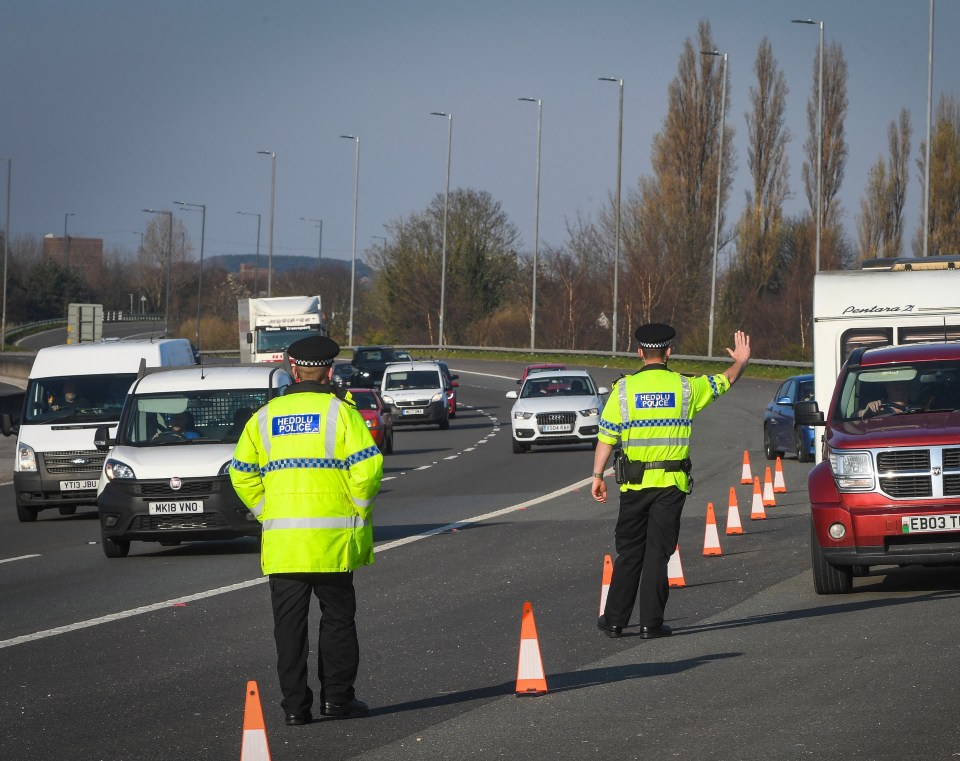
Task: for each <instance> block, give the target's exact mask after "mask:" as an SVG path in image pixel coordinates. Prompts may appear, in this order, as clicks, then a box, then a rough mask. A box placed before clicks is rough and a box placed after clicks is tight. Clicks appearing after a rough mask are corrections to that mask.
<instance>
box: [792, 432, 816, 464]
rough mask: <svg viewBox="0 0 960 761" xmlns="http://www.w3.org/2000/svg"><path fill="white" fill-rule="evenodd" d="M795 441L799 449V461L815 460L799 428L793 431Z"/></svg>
mask: <svg viewBox="0 0 960 761" xmlns="http://www.w3.org/2000/svg"><path fill="white" fill-rule="evenodd" d="M793 442H794V447H795V448H796V450H797V462H813V457H812V456H811V454H810V453H809V452H808V451H807V446H806V444H804V443H803V434H802V433H801V432H800V429H799V428H796V429H794V431H793Z"/></svg>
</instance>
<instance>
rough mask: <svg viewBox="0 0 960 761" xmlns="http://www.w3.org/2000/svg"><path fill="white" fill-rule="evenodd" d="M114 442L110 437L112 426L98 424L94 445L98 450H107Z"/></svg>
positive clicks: (94, 435)
mask: <svg viewBox="0 0 960 761" xmlns="http://www.w3.org/2000/svg"><path fill="white" fill-rule="evenodd" d="M113 444H114V440H113V439H111V438H110V426H107V425H100V426H97V430H96V431H94V434H93V446H94V447H95V448H96V449H97V451H98V452H106V451H107V450H109V449H110V447H112V446H113Z"/></svg>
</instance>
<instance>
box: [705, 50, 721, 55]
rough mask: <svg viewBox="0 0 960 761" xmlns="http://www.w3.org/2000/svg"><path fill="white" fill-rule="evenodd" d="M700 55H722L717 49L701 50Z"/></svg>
mask: <svg viewBox="0 0 960 761" xmlns="http://www.w3.org/2000/svg"><path fill="white" fill-rule="evenodd" d="M700 55H723V54H722V53H721V52H720V51H719V50H701V51H700Z"/></svg>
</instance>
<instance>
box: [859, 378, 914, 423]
mask: <svg viewBox="0 0 960 761" xmlns="http://www.w3.org/2000/svg"><path fill="white" fill-rule="evenodd" d="M884 392H885V393H884V397H883V398H882V399H874V400H873V401H872V402H868V403H867V404H866V406H864V408H863V409H861V410H860V411H859V412H858V413H857V417H859V418H861V419H866V418H871V417H874V416H876V415H898V414H900V413H902V412H907V411H908V410H909V409H910V381H908V380H897V381H888V382H887V383H885V384H884Z"/></svg>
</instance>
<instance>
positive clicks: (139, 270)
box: [133, 232, 143, 314]
mask: <svg viewBox="0 0 960 761" xmlns="http://www.w3.org/2000/svg"><path fill="white" fill-rule="evenodd" d="M133 234H134V235H139V236H140V246H139V247H138V248H137V279H138V280H139V281H140V282H139V285H140V314H143V233H141V232H135V233H133Z"/></svg>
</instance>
